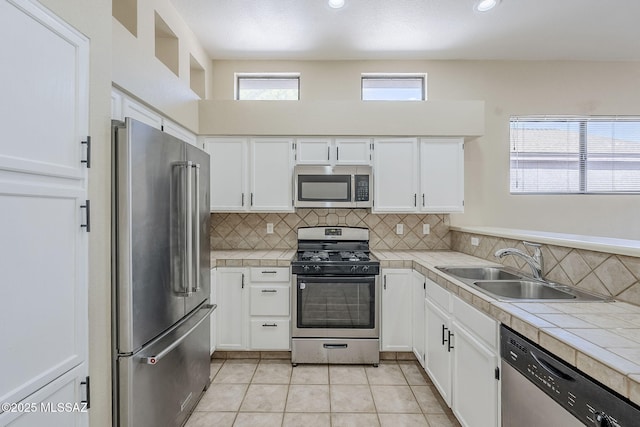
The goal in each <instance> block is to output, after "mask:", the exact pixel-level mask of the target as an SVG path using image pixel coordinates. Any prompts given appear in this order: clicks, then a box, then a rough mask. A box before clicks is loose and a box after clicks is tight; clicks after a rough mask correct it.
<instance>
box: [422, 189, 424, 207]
mask: <svg viewBox="0 0 640 427" xmlns="http://www.w3.org/2000/svg"><path fill="white" fill-rule="evenodd" d="M422 207H423V208H424V193H422Z"/></svg>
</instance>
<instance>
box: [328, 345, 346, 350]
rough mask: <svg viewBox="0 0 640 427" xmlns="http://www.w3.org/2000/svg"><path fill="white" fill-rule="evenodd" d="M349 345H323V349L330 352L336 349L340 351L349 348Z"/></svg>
mask: <svg viewBox="0 0 640 427" xmlns="http://www.w3.org/2000/svg"><path fill="white" fill-rule="evenodd" d="M348 346H349V345H348V344H322V347H324V348H326V349H328V350H335V349H339V348H347V347H348Z"/></svg>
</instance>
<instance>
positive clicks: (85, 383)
mask: <svg viewBox="0 0 640 427" xmlns="http://www.w3.org/2000/svg"><path fill="white" fill-rule="evenodd" d="M80 384H81V385H83V386H85V387H86V389H87V392H86V394H85V396H87V398H86V399H85V400H81V401H80V403H84V404H85V405H86V409H89V408H91V381H90V378H89V377H86V378H85V380H84V381H81V382H80Z"/></svg>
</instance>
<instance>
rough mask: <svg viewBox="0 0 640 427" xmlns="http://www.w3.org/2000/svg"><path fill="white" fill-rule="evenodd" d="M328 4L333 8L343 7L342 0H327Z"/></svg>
mask: <svg viewBox="0 0 640 427" xmlns="http://www.w3.org/2000/svg"><path fill="white" fill-rule="evenodd" d="M329 6H331V7H332V8H334V9H340V8H341V7H344V0H329Z"/></svg>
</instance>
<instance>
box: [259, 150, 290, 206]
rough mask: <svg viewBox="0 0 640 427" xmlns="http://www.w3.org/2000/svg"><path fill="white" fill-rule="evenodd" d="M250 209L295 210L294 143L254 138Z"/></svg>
mask: <svg viewBox="0 0 640 427" xmlns="http://www.w3.org/2000/svg"><path fill="white" fill-rule="evenodd" d="M250 156H251V161H250V166H251V188H250V194H249V209H250V210H254V211H269V212H272V211H278V212H288V211H293V179H292V173H293V140H292V139H290V138H253V139H252V140H251V147H250Z"/></svg>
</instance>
